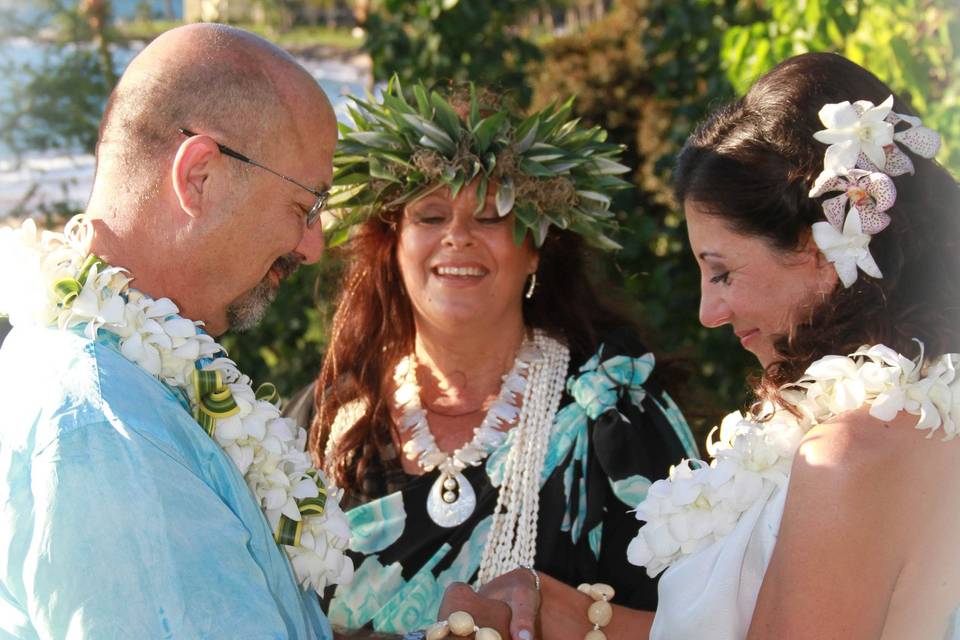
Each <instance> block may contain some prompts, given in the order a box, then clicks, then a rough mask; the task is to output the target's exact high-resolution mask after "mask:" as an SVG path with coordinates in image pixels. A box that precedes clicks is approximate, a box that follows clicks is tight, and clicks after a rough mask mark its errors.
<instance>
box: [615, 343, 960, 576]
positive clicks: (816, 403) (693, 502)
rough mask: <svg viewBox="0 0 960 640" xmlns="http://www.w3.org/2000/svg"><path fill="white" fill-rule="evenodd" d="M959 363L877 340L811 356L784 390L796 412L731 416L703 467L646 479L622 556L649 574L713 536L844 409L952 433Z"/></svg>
mask: <svg viewBox="0 0 960 640" xmlns="http://www.w3.org/2000/svg"><path fill="white" fill-rule="evenodd" d="M958 364H960V355H958V354H946V355H943V356H941V357H939V358H937V359H936V360H933V361H932V362H929V363H925V362H924V360H923V354H922V352H921V354H920V355H919V356H918V357H917V359H916V360H909V359H907V358H905V357H903V356H902V355H900V354H898V353H897V352H896V351H894V350H893V349H890V348H889V347H885V346H883V345H876V346H872V347H866V346H865V347H861V348H860V349H859V350H858V351H857V352H856V353H854V354H853V355H851V356H849V357H844V356H835V355H832V356H826V357H825V358H822V359H820V360H818V361H817V362H814V363H813V364H812V365H810V367H809V368H808V369H807V371H806V372H805V374H804V376H803V377H802V378H801V379H800V380H799V381H798V382H796V383H794V384H792V385H788V386H787V387H786V388H785V389H784V392H783V394H784V397H785V399H786V400H787V401H788V402H789V403H790V404H791V405H792V407H793V408H794V409H796V410H797V411H798V413H799V414H800V417H797V416H796V415H794V414H793V413H791V412H790V411H787V410H785V409H783V408H776V409H774V408H772V407H770V406H767V407H765V408H764V415H765V416H766V417H767V419H766V420H763V421H758V420H752V419H750V418H749V417H745V416H743V415H741V414H740V413H739V412H734V413H731V414H730V415H728V416H727V417H726V418H724V420H723V422H722V424H721V426H720V438H719V440H717V441H713V440H712V437H713V432H711V435H710V440H708V442H707V450H708V452H709V453H710V455H711V456H713V460H712V461H711V462H710V464H709V465H707V464H706V463H705V462H702V461H699V460H684V461H683V462H681V463H680V464H679V465H677V466H676V467H673V468H672V469H671V470H670V475H669V477H668V478H667V479H665V480H658V481H657V482H655V483H653V485H651V487H650V489H649V491H648V493H647V497H646V499H645V500H644V501H643V502H641V503H640V505H639V506H638V507H637V512H636V513H637V519H638V520H642V521H645V522H646V524H644V525H643V526H642V527H641V528H640V532H639V533H638V534H637V537H636V538H634V539H633V541H632V542H631V543H630V545H629V547H628V548H627V559H628V560H629V561H630V562H631V563H632V564H635V565H638V566H645V567H646V568H647V574H648V575H650V576H651V577H654V576H656V575H657V574H659V573H660V572H661V571H663V570H664V569H666V568H667V567H669V566H670V565H671V564H673V563H674V562H676V561H678V560H680V559H682V558H684V557H686V556H688V555H690V554H692V553H694V552H696V551H698V550H700V549H703V548H704V547H707V546H709V545H710V544H712V543H714V542H716V541H717V540H720V539H722V538H723V537H724V536H726V535H727V534H728V533H730V532H731V531H732V530H733V528H734V527H735V526H736V524H737V521H738V520H739V519H740V516H741V515H742V514H743V513H744V512H746V511H747V510H748V509H750V507H751V506H752V505H754V504H755V503H756V502H757V501H758V500H761V499H763V497H764V496H766V495H769V491H770V490H771V489H772V488H773V487H774V486H777V487H783V486H785V485H786V484H787V482H788V479H789V474H790V466H791V463H792V461H793V457H794V455H795V454H796V452H797V449H798V448H799V447H800V441H801V439H802V438H803V436H804V434H805V433H806V432H807V431H809V430H810V429H811V428H812V427H813V426H815V425H817V424H820V423H822V422H825V421H827V420H829V419H830V418H832V417H833V416H836V415H839V414H841V413H844V412H846V411H851V410H854V409H857V408H859V407H861V406H863V405H869V407H870V415H871V416H873V417H874V418H877V419H878V420H885V421H886V420H892V419H893V418H894V416H896V415H897V413H899V412H900V411H905V412H907V413H909V414H912V415H915V416H918V420H917V424H916V428H917V429H923V430H928V431H929V432H930V433H929V434H928V435H929V436H932V435H933V434H934V433H935V432H936V431H938V430H940V431H942V432H943V439H944V440H950V439H952V438H955V437H956V436H957V435H958V434H960V376H958V375H957V366H958ZM714 431H716V429H715V430H714Z"/></svg>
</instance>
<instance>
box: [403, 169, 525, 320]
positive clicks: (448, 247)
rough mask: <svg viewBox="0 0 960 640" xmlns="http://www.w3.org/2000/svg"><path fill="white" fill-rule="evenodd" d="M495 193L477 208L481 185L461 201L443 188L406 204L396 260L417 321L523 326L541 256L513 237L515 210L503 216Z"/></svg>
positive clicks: (470, 187) (463, 191)
mask: <svg viewBox="0 0 960 640" xmlns="http://www.w3.org/2000/svg"><path fill="white" fill-rule="evenodd" d="M495 192H496V190H495V189H494V188H491V189H489V190H488V197H487V198H486V200H485V202H484V203H482V206H480V207H478V203H477V197H476V188H475V185H474V184H469V185H466V186H464V188H463V189H461V190H460V192H459V193H458V194H457V197H456V198H455V199H451V198H450V192H449V190H448V189H446V188H444V189H440V190H438V191H436V192H434V193H432V194H430V195H428V196H426V197H424V198H422V199H420V200H417V201H416V202H414V203H412V204H409V205H407V207H406V208H405V209H404V214H403V218H402V220H401V223H400V235H399V241H398V243H397V262H398V264H399V266H400V272H401V274H402V276H403V284H404V287H405V288H406V290H407V293H408V294H409V296H410V301H411V303H412V306H413V310H414V316H415V318H416V320H417V323H418V324H421V323H423V322H427V323H430V324H433V325H436V326H438V327H444V328H446V329H448V330H450V329H458V328H460V329H464V328H466V326H465V325H466V324H470V323H476V322H485V323H488V322H489V323H494V322H507V321H513V322H521V323H522V321H523V310H522V302H523V289H524V285H525V283H526V281H527V278H528V277H529V275H530V274H531V273H533V272H535V271H536V269H537V261H538V256H537V253H536V251H534V249H533V247H532V246H531V243H530V240H529V239H527V240H525V241H524V243H523V244H522V245H520V246H517V244H516V243H515V242H514V241H513V215H507V216H504V217H502V218H501V217H500V216H498V215H497V211H496V206H495V204H494V199H493V194H494V193H495Z"/></svg>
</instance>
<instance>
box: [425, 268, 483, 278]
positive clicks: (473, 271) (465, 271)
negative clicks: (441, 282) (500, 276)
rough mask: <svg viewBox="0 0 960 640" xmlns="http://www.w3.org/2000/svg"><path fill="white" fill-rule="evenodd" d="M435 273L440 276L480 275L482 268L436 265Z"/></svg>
mask: <svg viewBox="0 0 960 640" xmlns="http://www.w3.org/2000/svg"><path fill="white" fill-rule="evenodd" d="M436 271H437V274H438V275H441V276H482V275H484V270H483V269H478V268H477V267H437V269H436Z"/></svg>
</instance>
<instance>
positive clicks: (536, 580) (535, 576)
mask: <svg viewBox="0 0 960 640" xmlns="http://www.w3.org/2000/svg"><path fill="white" fill-rule="evenodd" d="M520 568H521V569H526V570H527V571H529V572H530V573H532V574H533V583H534V585H536V587H537V593H540V574H539V573H537V570H536V569H534V568H533V567H532V566H530V565H529V564H521V565H520Z"/></svg>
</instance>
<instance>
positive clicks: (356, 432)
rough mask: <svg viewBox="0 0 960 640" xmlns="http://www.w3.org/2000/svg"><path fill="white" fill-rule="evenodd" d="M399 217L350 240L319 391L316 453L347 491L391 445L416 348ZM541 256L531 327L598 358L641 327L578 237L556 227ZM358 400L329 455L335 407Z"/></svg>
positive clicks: (526, 304) (529, 311) (526, 307)
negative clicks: (396, 377) (600, 286)
mask: <svg viewBox="0 0 960 640" xmlns="http://www.w3.org/2000/svg"><path fill="white" fill-rule="evenodd" d="M400 218H401V212H400V211H392V212H385V213H383V214H382V215H381V216H380V217H376V216H374V217H371V218H370V219H369V220H367V221H366V222H365V223H363V224H362V225H360V226H359V227H358V229H357V231H356V233H355V235H354V236H353V237H352V238H351V240H350V243H349V246H348V247H347V256H346V259H347V261H348V268H347V272H346V274H345V275H344V278H343V282H342V286H341V289H340V295H339V300H338V303H337V311H336V313H335V314H334V318H333V323H332V327H331V334H330V345H329V347H328V350H327V353H326V356H325V358H324V362H323V367H322V369H321V371H320V376H319V378H318V380H317V385H316V389H315V396H314V403H315V407H316V414H315V417H314V421H313V424H312V428H311V432H310V450H311V452H312V453H313V455H314V457H315V458H317V460H318V461H322V463H323V464H324V466H325V468H326V469H328V470H329V471H330V472H331V473H332V474H333V477H334V479H335V481H336V483H337V484H338V485H339V486H342V487H347V488H348V489H355V488H358V487H362V486H363V478H364V475H365V473H366V471H367V470H368V468H369V467H370V464H371V461H372V460H373V459H374V458H375V457H376V455H377V450H378V448H379V447H380V446H382V445H384V444H387V443H388V442H389V441H390V438H391V435H390V431H389V425H390V424H391V417H390V401H389V399H390V398H391V397H392V393H393V390H392V388H391V385H392V379H393V368H394V367H395V366H396V364H397V362H399V361H400V359H401V358H403V357H404V356H406V355H408V354H409V353H411V352H412V351H413V347H414V337H415V328H414V320H413V310H412V308H411V306H410V301H409V298H408V297H407V295H406V293H405V291H404V286H403V281H402V279H401V275H400V268H399V265H398V263H397V256H396V253H397V237H398V228H399V226H398V225H399V221H400ZM539 252H540V260H539V266H538V269H537V289H536V295H534V296H533V297H532V298H529V299H524V300H523V319H524V323H525V324H526V326H527V327H531V328H539V329H543V330H544V331H546V332H547V333H548V334H549V335H551V336H553V337H554V338H557V339H559V340H562V341H563V342H564V343H565V344H566V345H567V346H568V347H569V349H570V354H571V358H572V361H574V362H577V361H583V360H585V359H586V358H588V357H589V356H590V355H592V354H593V353H594V352H595V351H596V349H597V347H598V341H599V340H600V337H601V336H602V335H603V334H604V333H606V331H608V330H614V329H617V328H625V327H626V328H634V327H633V323H631V322H630V321H628V320H627V319H626V318H625V317H624V316H623V315H622V314H621V313H620V312H618V311H615V310H614V309H613V308H612V307H611V306H610V305H609V304H608V303H605V302H603V301H601V300H600V299H599V297H598V295H597V294H596V291H595V288H594V285H593V283H592V279H591V277H590V273H589V270H588V268H587V259H586V256H587V255H588V254H587V253H586V249H585V247H584V245H583V241H582V240H581V238H580V236H578V235H576V234H574V233H572V232H569V231H559V230H557V229H555V228H551V231H550V233H549V234H548V235H547V239H546V241H545V242H544V245H543V246H542V247H541V248H540V250H539ZM358 399H363V400H365V401H366V405H367V408H366V412H365V413H364V415H363V417H362V418H360V420H359V421H358V422H356V423H355V424H354V425H353V427H351V428H350V429H349V430H348V431H347V432H346V433H345V434H343V436H341V437H338V439H337V442H336V443H335V448H334V450H333V452H332V454H331V458H332V459H331V460H323V453H324V451H325V449H326V446H327V441H328V439H329V438H330V429H331V426H332V424H333V421H334V418H335V417H336V414H337V411H338V410H339V409H340V408H341V407H343V406H344V405H345V404H347V403H349V402H352V401H354V400H358Z"/></svg>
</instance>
